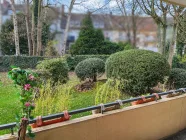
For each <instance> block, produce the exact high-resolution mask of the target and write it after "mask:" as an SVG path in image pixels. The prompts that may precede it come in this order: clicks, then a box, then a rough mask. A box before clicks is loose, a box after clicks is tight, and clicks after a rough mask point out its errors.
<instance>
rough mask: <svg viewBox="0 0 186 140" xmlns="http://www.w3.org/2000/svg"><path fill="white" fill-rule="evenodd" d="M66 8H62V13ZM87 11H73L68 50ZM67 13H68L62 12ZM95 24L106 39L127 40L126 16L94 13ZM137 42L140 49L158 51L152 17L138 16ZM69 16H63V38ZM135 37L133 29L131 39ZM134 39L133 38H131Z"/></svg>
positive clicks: (92, 16) (60, 45)
mask: <svg viewBox="0 0 186 140" xmlns="http://www.w3.org/2000/svg"><path fill="white" fill-rule="evenodd" d="M63 12H64V9H63V8H62V13H63ZM85 14H86V13H83V14H82V13H81V14H79V13H72V15H71V21H70V28H69V33H68V40H67V50H68V49H69V48H70V46H71V44H73V43H74V42H75V40H76V39H77V38H78V35H79V32H80V28H81V21H82V20H83V18H84V17H85ZM62 15H66V14H62ZM91 18H92V21H93V25H94V27H95V28H100V29H102V31H103V33H104V36H105V38H106V39H108V40H110V41H112V42H126V41H127V38H128V37H127V31H126V23H125V21H126V20H125V18H124V17H123V16H119V15H113V14H112V13H110V14H92V15H91ZM137 20H138V21H137V42H136V44H137V45H136V46H137V47H138V48H139V49H146V50H152V51H155V52H157V51H158V48H157V26H156V24H155V23H154V21H153V19H152V18H151V17H138V18H137ZM66 21H67V17H66V16H63V17H62V20H61V29H62V35H61V38H63V33H64V30H65V26H66ZM132 38H133V35H132V30H131V39H132ZM131 41H132V40H131ZM56 48H58V52H61V50H62V44H61V43H60V44H57V46H56Z"/></svg>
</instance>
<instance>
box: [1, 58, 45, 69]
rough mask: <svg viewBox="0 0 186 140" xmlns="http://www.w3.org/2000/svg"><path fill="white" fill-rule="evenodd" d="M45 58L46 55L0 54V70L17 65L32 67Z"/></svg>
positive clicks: (25, 67) (23, 67) (24, 67)
mask: <svg viewBox="0 0 186 140" xmlns="http://www.w3.org/2000/svg"><path fill="white" fill-rule="evenodd" d="M44 59H47V57H40V56H1V57H0V71H1V72H2V71H7V70H9V69H11V66H17V67H20V68H22V69H27V68H31V69H34V68H35V67H36V65H37V63H38V62H39V61H42V60H44Z"/></svg>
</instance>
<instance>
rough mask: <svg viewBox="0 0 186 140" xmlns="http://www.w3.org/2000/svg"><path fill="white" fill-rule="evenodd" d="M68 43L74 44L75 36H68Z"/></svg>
mask: <svg viewBox="0 0 186 140" xmlns="http://www.w3.org/2000/svg"><path fill="white" fill-rule="evenodd" d="M67 41H68V42H74V41H75V36H72V35H70V36H68V38H67Z"/></svg>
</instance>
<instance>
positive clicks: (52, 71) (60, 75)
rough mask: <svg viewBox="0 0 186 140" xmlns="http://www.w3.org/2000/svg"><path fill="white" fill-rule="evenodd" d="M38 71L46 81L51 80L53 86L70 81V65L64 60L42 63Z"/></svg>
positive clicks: (58, 59)
mask: <svg viewBox="0 0 186 140" xmlns="http://www.w3.org/2000/svg"><path fill="white" fill-rule="evenodd" d="M37 69H38V70H39V71H40V72H41V75H42V76H43V77H44V78H45V79H50V80H51V82H52V83H53V84H55V83H57V82H60V83H66V82H67V81H68V64H67V62H66V60H65V59H64V58H55V59H50V60H44V61H41V62H40V63H39V64H38V65H37Z"/></svg>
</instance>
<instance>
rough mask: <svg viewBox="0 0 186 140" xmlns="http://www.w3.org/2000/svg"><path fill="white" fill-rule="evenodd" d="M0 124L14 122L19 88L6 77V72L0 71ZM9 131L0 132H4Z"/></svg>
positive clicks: (18, 105)
mask: <svg viewBox="0 0 186 140" xmlns="http://www.w3.org/2000/svg"><path fill="white" fill-rule="evenodd" d="M0 81H1V84H0V101H1V102H0V125H1V124H6V123H11V122H15V114H16V113H17V112H18V111H19V110H20V104H19V98H18V95H17V94H16V93H18V92H19V90H18V89H17V88H16V87H15V86H14V85H13V83H12V82H11V81H10V80H9V79H8V78H7V75H6V73H0ZM6 132H9V131H3V132H0V134H4V133H6Z"/></svg>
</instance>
